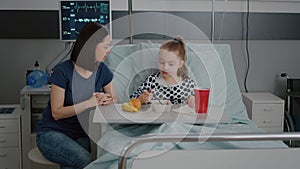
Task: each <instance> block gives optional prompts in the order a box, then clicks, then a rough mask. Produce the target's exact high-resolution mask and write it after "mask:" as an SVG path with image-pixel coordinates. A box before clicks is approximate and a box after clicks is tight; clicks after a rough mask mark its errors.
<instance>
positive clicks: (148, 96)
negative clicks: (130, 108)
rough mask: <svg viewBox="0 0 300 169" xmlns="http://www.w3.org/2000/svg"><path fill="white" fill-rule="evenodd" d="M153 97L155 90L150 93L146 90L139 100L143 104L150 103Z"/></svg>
mask: <svg viewBox="0 0 300 169" xmlns="http://www.w3.org/2000/svg"><path fill="white" fill-rule="evenodd" d="M152 97H153V90H152V89H150V90H149V91H147V90H144V92H143V93H142V94H141V95H140V96H139V97H138V99H139V100H140V101H141V103H142V104H143V103H148V102H150V101H151V99H152Z"/></svg>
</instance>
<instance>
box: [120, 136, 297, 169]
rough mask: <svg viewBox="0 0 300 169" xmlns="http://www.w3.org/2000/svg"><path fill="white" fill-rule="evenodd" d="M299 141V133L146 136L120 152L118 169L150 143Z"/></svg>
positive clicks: (124, 168)
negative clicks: (139, 148)
mask: <svg viewBox="0 0 300 169" xmlns="http://www.w3.org/2000/svg"><path fill="white" fill-rule="evenodd" d="M267 140H268V141H271V140H281V141H288V140H300V132H291V133H229V134H213V135H212V134H147V135H143V136H142V137H139V138H136V139H134V140H133V141H132V142H131V143H129V144H128V145H127V146H126V147H125V148H124V149H123V151H122V153H121V157H120V159H119V164H118V169H126V163H127V157H128V156H129V154H130V152H131V151H132V150H133V149H134V148H136V147H137V146H139V145H141V144H144V143H151V142H204V141H205V142H210V141H267Z"/></svg>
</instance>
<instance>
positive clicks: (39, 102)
mask: <svg viewBox="0 0 300 169" xmlns="http://www.w3.org/2000/svg"><path fill="white" fill-rule="evenodd" d="M33 102H34V103H36V104H46V103H48V101H47V100H35V101H33Z"/></svg>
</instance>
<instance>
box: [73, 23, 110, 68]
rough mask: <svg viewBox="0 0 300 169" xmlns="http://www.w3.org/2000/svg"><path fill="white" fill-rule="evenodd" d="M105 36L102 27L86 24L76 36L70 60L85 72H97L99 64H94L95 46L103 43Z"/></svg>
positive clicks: (106, 32)
mask: <svg viewBox="0 0 300 169" xmlns="http://www.w3.org/2000/svg"><path fill="white" fill-rule="evenodd" d="M106 36H108V31H107V30H106V29H105V28H104V27H103V26H102V25H100V24H99V23H96V22H89V23H87V24H86V25H85V26H84V27H83V28H82V29H81V30H80V32H79V35H78V36H77V39H76V42H75V44H74V47H73V49H72V53H71V60H72V61H73V62H74V63H76V65H78V66H80V67H82V68H84V69H86V70H89V71H95V70H97V68H98V65H99V63H96V62H95V49H96V45H97V44H98V43H101V42H103V40H104V38H105V37H106Z"/></svg>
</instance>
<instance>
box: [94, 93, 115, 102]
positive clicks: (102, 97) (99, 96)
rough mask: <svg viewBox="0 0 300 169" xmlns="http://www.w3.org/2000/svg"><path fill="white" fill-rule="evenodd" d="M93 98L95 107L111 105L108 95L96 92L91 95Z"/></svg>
mask: <svg viewBox="0 0 300 169" xmlns="http://www.w3.org/2000/svg"><path fill="white" fill-rule="evenodd" d="M93 97H95V99H96V103H97V105H109V104H112V103H113V99H112V97H111V95H110V94H108V93H102V92H96V93H94V94H93Z"/></svg>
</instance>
